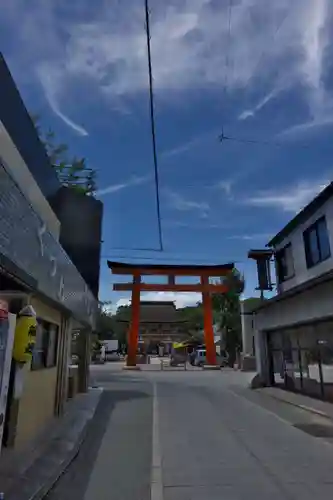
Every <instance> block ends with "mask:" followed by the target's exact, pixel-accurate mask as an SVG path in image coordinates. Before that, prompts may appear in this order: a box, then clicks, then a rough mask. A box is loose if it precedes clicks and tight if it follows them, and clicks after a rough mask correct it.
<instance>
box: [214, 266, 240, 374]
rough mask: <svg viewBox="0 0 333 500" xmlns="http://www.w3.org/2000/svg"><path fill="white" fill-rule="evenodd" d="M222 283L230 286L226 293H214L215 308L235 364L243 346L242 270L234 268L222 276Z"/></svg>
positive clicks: (232, 361) (232, 362)
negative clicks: (241, 309)
mask: <svg viewBox="0 0 333 500" xmlns="http://www.w3.org/2000/svg"><path fill="white" fill-rule="evenodd" d="M219 281H220V282H221V283H223V284H226V285H227V286H228V292H227V293H225V294H214V295H213V299H212V302H213V309H214V311H215V313H216V314H217V315H218V317H219V321H218V322H219V326H220V328H221V330H222V331H223V332H224V336H225V348H226V351H227V352H228V354H229V363H230V365H231V366H233V364H234V362H235V360H236V354H237V352H238V351H240V350H241V348H242V322H241V311H240V295H241V294H242V293H243V291H244V287H245V282H244V278H243V276H241V274H240V272H239V271H238V270H237V269H236V268H234V269H233V271H232V272H231V273H229V274H228V275H227V276H224V277H222V278H220V280H219Z"/></svg>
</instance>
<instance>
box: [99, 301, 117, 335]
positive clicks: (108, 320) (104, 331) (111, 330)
mask: <svg viewBox="0 0 333 500" xmlns="http://www.w3.org/2000/svg"><path fill="white" fill-rule="evenodd" d="M110 304H111V302H100V303H99V306H98V314H97V319H96V330H95V331H96V334H97V336H98V338H99V339H101V340H111V339H113V338H115V316H114V315H113V314H112V313H111V312H110V311H109V310H108V309H107V306H109V305H110Z"/></svg>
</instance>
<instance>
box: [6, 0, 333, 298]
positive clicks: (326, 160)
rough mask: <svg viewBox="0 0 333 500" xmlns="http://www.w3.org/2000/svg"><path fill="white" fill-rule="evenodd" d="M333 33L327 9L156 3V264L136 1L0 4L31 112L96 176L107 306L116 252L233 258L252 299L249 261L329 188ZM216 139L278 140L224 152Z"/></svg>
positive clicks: (9, 54)
mask: <svg viewBox="0 0 333 500" xmlns="http://www.w3.org/2000/svg"><path fill="white" fill-rule="evenodd" d="M230 5H231V7H232V8H231V17H230V31H229V12H230V11H229V8H230ZM332 21H333V6H332V3H331V2H330V0H293V1H292V2H290V0H270V1H269V2H268V1H267V0H233V1H232V2H231V4H230V2H229V0H187V1H186V0H166V1H162V0H157V1H156V0H155V1H154V2H153V1H151V36H152V39H151V45H152V62H153V74H154V87H155V109H156V131H157V148H158V160H159V170H160V188H161V212H162V228H163V240H164V247H165V252H164V253H163V254H159V253H157V252H153V251H151V252H149V251H144V252H143V251H142V252H139V251H135V250H131V248H138V247H140V248H158V231H157V219H156V205H155V192H154V183H153V158H152V147H151V135H150V122H149V107H148V105H149V101H148V74H147V54H146V45H145V43H146V42H145V31H144V11H143V1H142V0H126V2H120V1H119V0H117V1H116V0H105V1H100V2H89V1H88V0H80V1H78V0H73V1H72V2H65V1H64V0H60V1H57V2H55V0H53V1H51V0H50V1H49V2H45V1H42V0H31V1H29V2H26V1H24V0H11V2H9V3H8V5H6V7H3V8H2V16H1V20H0V28H1V29H0V43H1V50H2V51H3V53H4V55H5V57H6V60H7V62H8V64H9V66H10V69H11V71H12V74H13V76H14V78H15V80H16V82H17V85H18V87H19V89H20V92H21V94H22V96H23V99H24V101H25V103H26V106H27V107H28V109H29V110H30V111H31V112H34V113H36V112H37V113H39V114H40V115H41V116H42V120H43V123H44V125H45V127H48V126H50V127H52V129H54V130H55V132H56V134H57V136H58V137H59V140H61V141H62V142H67V143H68V144H69V145H70V148H71V151H72V152H73V154H76V155H78V156H80V155H82V156H85V157H86V158H87V160H88V163H89V165H91V166H92V167H94V168H96V169H97V170H98V174H99V181H98V182H99V193H98V196H99V197H100V199H102V200H103V202H104V236H103V240H104V243H103V250H102V255H103V258H102V273H101V299H102V300H112V301H113V303H114V304H117V303H118V304H119V303H124V302H126V300H127V296H123V295H119V294H118V295H116V294H114V293H112V292H111V277H110V276H109V272H108V269H107V267H106V257H109V258H114V259H115V260H119V258H120V257H121V256H122V257H123V258H124V259H125V260H135V261H136V262H138V258H139V257H142V258H143V257H147V258H149V260H147V262H150V263H152V262H154V259H155V261H156V262H161V263H162V262H165V263H168V262H172V263H177V262H179V263H186V262H190V263H223V262H228V261H234V262H236V264H237V266H238V267H239V268H240V269H241V270H242V271H244V273H245V278H246V295H248V296H250V295H253V290H254V288H255V286H256V276H255V265H254V263H253V262H251V261H250V262H248V261H247V251H248V250H249V249H250V248H254V247H259V248H260V247H263V245H264V244H265V243H266V242H267V241H268V239H269V238H270V237H271V236H272V235H274V234H275V233H276V232H277V231H278V230H279V229H281V227H283V226H284V224H285V223H286V222H287V221H288V220H289V219H290V218H291V217H293V216H294V215H295V213H296V212H297V211H298V210H299V209H300V208H302V206H304V205H305V204H306V203H307V202H308V201H309V200H310V199H311V198H312V197H313V196H314V195H315V194H316V193H317V192H319V191H320V189H321V188H322V187H324V186H325V184H327V183H328V182H329V181H330V180H331V179H332V167H333V165H332V159H331V158H332V153H333V143H332V141H331V140H330V137H331V134H332V131H333V63H332V61H333V59H332V54H333V44H332V41H331V39H330V31H331V32H332V27H333V22H332ZM222 127H223V129H224V133H225V134H226V135H228V136H232V137H235V138H238V139H252V140H255V141H259V142H268V143H269V144H268V145H267V144H262V143H261V144H250V143H242V142H236V141H224V142H222V143H220V142H219V141H218V135H219V134H220V133H221V130H222ZM119 247H121V248H122V249H119ZM134 257H135V259H134ZM152 295H153V294H148V297H147V295H146V298H149V299H151V298H153V297H152ZM155 296H156V294H155V295H154V297H155ZM165 297H166V298H168V299H170V298H172V299H173V298H175V299H177V304H178V305H183V304H187V303H193V301H196V300H197V297H195V296H194V295H192V296H189V295H188V294H179V295H178V298H177V297H173V295H170V294H167V296H165Z"/></svg>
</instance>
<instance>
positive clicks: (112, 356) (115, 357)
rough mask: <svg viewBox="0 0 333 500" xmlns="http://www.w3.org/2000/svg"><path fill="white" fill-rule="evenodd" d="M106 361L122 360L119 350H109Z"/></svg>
mask: <svg viewBox="0 0 333 500" xmlns="http://www.w3.org/2000/svg"><path fill="white" fill-rule="evenodd" d="M105 361H120V356H119V354H118V353H117V352H107V353H106V354H105Z"/></svg>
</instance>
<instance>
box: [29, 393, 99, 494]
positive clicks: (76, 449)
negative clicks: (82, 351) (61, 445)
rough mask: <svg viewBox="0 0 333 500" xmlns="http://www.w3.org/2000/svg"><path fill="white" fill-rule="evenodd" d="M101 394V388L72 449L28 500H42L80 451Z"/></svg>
mask: <svg viewBox="0 0 333 500" xmlns="http://www.w3.org/2000/svg"><path fill="white" fill-rule="evenodd" d="M102 394H103V390H101V394H100V396H99V398H98V402H97V404H96V406H95V408H94V410H93V412H92V414H91V416H90V417H89V418H88V419H87V421H86V423H85V425H84V428H83V429H82V431H81V434H80V436H79V438H78V440H77V443H76V444H75V446H74V447H73V449H72V450H71V451H70V452H69V453H68V456H67V457H66V458H65V459H64V460H63V462H62V463H61V464H60V465H59V467H58V470H57V471H56V472H55V473H54V474H52V475H51V476H50V477H49V478H48V479H47V480H46V481H45V482H44V484H43V485H41V487H40V488H39V489H38V490H37V491H36V492H35V493H34V494H33V495H31V496H30V497H29V499H28V500H43V499H44V498H45V497H46V495H47V494H48V493H49V492H50V491H51V490H52V488H53V487H54V486H55V484H56V483H57V482H58V481H59V479H60V478H61V476H62V475H63V474H64V473H65V472H66V470H67V469H68V467H69V466H70V465H71V463H72V462H73V461H74V460H75V458H76V457H77V455H78V454H79V452H80V448H81V446H82V444H83V442H84V440H85V437H86V435H87V432H88V428H89V424H90V423H91V421H92V420H93V418H94V416H95V413H96V410H97V408H98V405H99V402H100V400H101V396H102Z"/></svg>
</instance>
